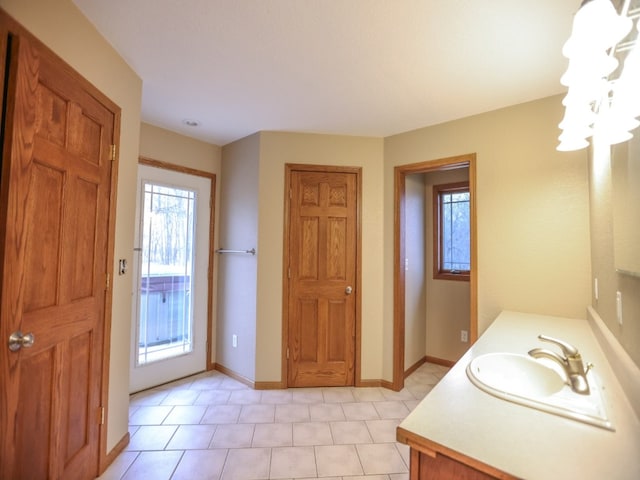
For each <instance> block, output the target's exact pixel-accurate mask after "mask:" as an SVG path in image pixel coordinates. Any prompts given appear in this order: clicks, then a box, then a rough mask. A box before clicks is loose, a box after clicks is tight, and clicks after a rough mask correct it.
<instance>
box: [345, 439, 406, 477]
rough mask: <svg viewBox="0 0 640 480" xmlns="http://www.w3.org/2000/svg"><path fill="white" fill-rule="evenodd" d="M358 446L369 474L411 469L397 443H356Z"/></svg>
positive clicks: (401, 471)
mask: <svg viewBox="0 0 640 480" xmlns="http://www.w3.org/2000/svg"><path fill="white" fill-rule="evenodd" d="M356 448H357V450H358V456H359V457H360V461H361V462H362V468H363V469H364V473H366V474H367V475H374V474H383V473H403V472H407V471H409V469H408V468H407V466H406V465H405V463H404V460H403V459H402V457H401V456H400V453H399V452H398V449H397V448H396V445H395V443H379V444H366V445H356Z"/></svg>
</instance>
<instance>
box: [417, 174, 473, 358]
mask: <svg viewBox="0 0 640 480" xmlns="http://www.w3.org/2000/svg"><path fill="white" fill-rule="evenodd" d="M467 180H469V169H468V168H460V169H456V170H446V171H441V172H429V173H427V174H425V187H426V206H427V208H426V212H425V213H426V222H425V223H426V227H427V231H428V232H429V234H428V235H427V243H426V249H427V252H428V253H427V256H426V258H425V260H426V268H427V278H426V280H427V281H426V293H427V310H426V312H425V317H426V342H425V348H426V350H425V351H426V354H427V355H428V356H430V357H435V358H441V359H443V360H449V361H452V362H456V361H458V360H459V359H460V357H461V356H462V355H463V354H464V352H466V350H467V349H468V348H469V343H468V342H461V341H460V331H461V330H467V332H468V331H469V320H470V318H471V316H470V308H471V304H470V289H469V282H461V281H455V280H441V279H436V278H433V273H432V272H433V249H434V246H433V186H434V185H439V184H444V183H453V182H463V181H467Z"/></svg>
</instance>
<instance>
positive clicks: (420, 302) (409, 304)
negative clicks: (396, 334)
mask: <svg viewBox="0 0 640 480" xmlns="http://www.w3.org/2000/svg"><path fill="white" fill-rule="evenodd" d="M425 187H426V186H425V175H424V174H421V173H416V174H413V175H407V177H406V178H405V188H404V192H405V203H404V209H405V245H404V248H405V264H404V269H405V272H404V275H405V289H404V369H405V371H406V370H408V369H409V368H410V367H412V366H413V365H415V364H416V363H417V362H419V361H421V360H423V359H424V356H425V355H426V343H425V339H426V335H427V278H428V277H429V276H430V275H429V270H428V269H427V263H426V258H425V255H427V256H428V250H427V237H428V236H429V235H431V228H429V226H428V225H426V224H425V221H426V214H427V211H426V210H427V203H426V202H427V195H426V193H425V192H426V188H425Z"/></svg>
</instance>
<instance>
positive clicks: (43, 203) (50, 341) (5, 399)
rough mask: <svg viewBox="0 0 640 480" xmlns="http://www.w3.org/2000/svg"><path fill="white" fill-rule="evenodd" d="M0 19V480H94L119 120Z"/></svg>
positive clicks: (69, 72)
mask: <svg viewBox="0 0 640 480" xmlns="http://www.w3.org/2000/svg"><path fill="white" fill-rule="evenodd" d="M0 13H1V14H0V29H1V32H2V42H3V46H4V47H5V51H4V52H3V54H4V55H6V61H2V65H6V66H7V68H6V71H5V72H4V81H5V89H6V92H7V95H6V99H7V101H6V104H5V105H4V112H5V116H4V118H5V122H4V125H3V126H4V133H5V134H4V145H3V150H2V178H1V180H2V182H1V184H2V188H1V190H0V192H1V200H2V203H1V207H0V212H1V213H0V221H1V222H2V223H1V225H2V234H1V235H0V252H1V253H2V255H3V258H2V270H1V276H0V281H1V282H2V283H1V289H0V294H1V302H0V307H1V310H0V312H1V321H0V334H1V340H2V344H1V347H0V384H1V388H0V455H1V458H2V460H1V461H0V478H7V479H9V478H11V479H23V478H24V479H46V478H50V479H62V478H64V479H89V478H94V477H95V476H96V475H97V473H98V456H99V454H98V453H99V445H100V441H99V439H100V427H99V424H100V423H101V417H102V415H101V414H102V410H101V384H102V377H103V340H104V334H105V332H104V327H105V295H106V293H105V291H106V289H107V288H108V280H107V272H108V271H109V270H108V268H107V261H108V258H109V255H108V254H107V251H108V244H109V242H108V238H109V231H110V229H109V222H110V218H109V216H110V205H111V188H112V187H111V185H112V179H111V175H112V168H113V162H112V158H113V156H112V153H111V152H112V147H111V145H112V144H113V143H114V129H115V128H116V122H117V116H118V115H119V114H118V113H117V107H115V105H113V104H110V103H108V102H107V101H106V99H104V98H103V97H102V96H101V95H100V94H99V92H97V91H96V90H95V89H94V88H93V87H92V86H91V85H89V84H88V83H87V82H86V81H84V80H82V79H81V78H80V77H79V75H78V74H76V73H75V72H73V71H72V70H71V69H70V67H68V66H67V65H66V64H64V63H63V62H62V61H61V60H60V59H59V58H58V57H56V56H55V55H53V54H52V53H51V52H50V51H49V50H48V49H46V48H45V47H44V46H42V45H41V44H40V43H39V42H38V41H37V40H36V39H34V38H33V37H31V36H30V35H28V34H27V33H26V32H24V31H23V30H22V29H21V28H19V27H18V26H17V25H16V24H15V23H14V22H13V21H12V20H11V19H10V18H9V17H7V16H5V15H4V13H2V12H0ZM16 32H18V33H16ZM17 332H22V333H23V334H32V335H33V344H32V346H27V345H24V346H22V347H21V348H18V349H17V350H15V351H11V350H10V349H9V348H8V347H7V345H8V339H9V337H10V335H11V334H16V333H17ZM17 338H18V339H19V336H18V337H17ZM23 338H26V339H27V340H28V338H29V337H23ZM18 343H19V342H18ZM16 346H18V347H19V345H16Z"/></svg>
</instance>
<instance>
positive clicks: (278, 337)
mask: <svg viewBox="0 0 640 480" xmlns="http://www.w3.org/2000/svg"><path fill="white" fill-rule="evenodd" d="M286 163H305V164H318V165H340V166H351V167H362V178H363V182H362V183H363V185H362V189H363V192H362V252H361V253H362V259H363V260H362V363H361V365H362V372H361V374H362V378H363V379H379V378H380V377H381V371H382V357H381V355H380V345H382V324H383V320H384V319H383V316H382V297H381V295H380V292H381V291H382V285H383V270H382V262H381V259H382V255H383V250H384V249H383V244H382V230H381V225H382V210H383V204H382V202H383V198H382V195H381V192H382V191H383V179H382V163H383V159H382V139H381V138H366V137H348V136H336V135H314V134H303V133H283V132H261V133H260V177H259V189H260V194H259V198H260V202H259V203H260V204H259V216H258V218H259V220H258V222H259V227H258V230H259V241H258V244H259V245H258V251H259V254H258V301H257V312H258V318H257V331H256V336H257V338H258V339H259V342H258V344H257V351H256V379H258V380H260V381H264V382H269V381H280V377H281V344H282V245H283V228H284V223H283V220H284V180H285V179H284V166H285V164H286Z"/></svg>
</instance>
